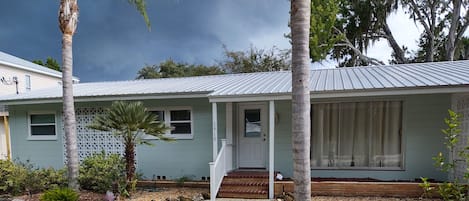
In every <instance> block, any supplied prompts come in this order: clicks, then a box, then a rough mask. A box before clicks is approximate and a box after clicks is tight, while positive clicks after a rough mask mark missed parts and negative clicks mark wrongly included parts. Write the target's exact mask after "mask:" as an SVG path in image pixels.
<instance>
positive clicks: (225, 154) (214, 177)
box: [209, 139, 231, 201]
mask: <svg viewBox="0 0 469 201" xmlns="http://www.w3.org/2000/svg"><path fill="white" fill-rule="evenodd" d="M229 146H231V145H227V144H226V139H222V140H221V149H220V151H219V152H218V155H217V159H216V160H215V161H214V162H210V163H209V165H210V200H211V201H215V199H216V197H217V193H218V190H219V189H220V186H221V182H222V181H223V177H224V176H226V173H227V172H228V171H229V170H230V169H231V167H230V166H231V151H230V148H231V147H229Z"/></svg>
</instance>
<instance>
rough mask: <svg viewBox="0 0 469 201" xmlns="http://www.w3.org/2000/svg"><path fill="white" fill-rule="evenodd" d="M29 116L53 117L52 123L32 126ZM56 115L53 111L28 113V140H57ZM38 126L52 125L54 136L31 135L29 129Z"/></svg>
mask: <svg viewBox="0 0 469 201" xmlns="http://www.w3.org/2000/svg"><path fill="white" fill-rule="evenodd" d="M31 115H54V123H53V124H52V123H45V124H32V123H31ZM57 119H58V118H57V113H56V112H54V111H36V112H28V140H57V135H58V134H57V131H58V129H57V126H58V121H57ZM40 125H49V126H50V125H54V128H55V134H54V135H32V131H31V127H32V126H40Z"/></svg>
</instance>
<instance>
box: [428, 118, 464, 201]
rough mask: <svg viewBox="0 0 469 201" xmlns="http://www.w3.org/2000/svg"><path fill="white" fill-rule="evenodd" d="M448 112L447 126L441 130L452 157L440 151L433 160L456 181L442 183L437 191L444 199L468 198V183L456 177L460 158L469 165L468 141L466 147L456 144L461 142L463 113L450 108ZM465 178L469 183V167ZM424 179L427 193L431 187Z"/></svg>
mask: <svg viewBox="0 0 469 201" xmlns="http://www.w3.org/2000/svg"><path fill="white" fill-rule="evenodd" d="M448 114H449V117H448V118H445V120H444V121H445V124H446V126H447V128H446V129H443V130H441V132H442V133H443V134H444V137H445V142H444V144H445V145H446V149H447V150H448V153H449V156H450V158H449V159H447V158H446V157H445V156H444V155H443V153H442V152H439V153H438V155H437V156H435V157H433V160H434V161H435V166H436V167H438V168H439V169H440V170H441V171H443V172H446V173H451V174H452V178H453V179H454V181H453V182H444V183H442V184H441V185H439V186H438V189H437V192H438V193H439V194H440V195H441V197H442V198H443V199H444V200H467V199H468V197H467V196H466V194H467V192H468V188H467V186H466V185H463V184H461V183H460V182H461V181H460V180H459V179H458V178H457V177H456V171H455V167H456V163H457V162H458V160H460V158H461V159H463V161H465V162H466V165H468V163H469V154H468V153H466V151H467V150H469V146H468V144H467V142H466V146H465V147H464V149H462V150H459V151H458V150H456V145H457V144H458V143H459V135H460V134H461V128H460V126H461V121H460V120H459V119H460V118H461V115H460V114H458V113H456V112H454V111H452V110H448ZM464 179H465V180H466V181H464V182H465V183H467V180H468V179H469V169H466V172H465V173H464ZM422 181H423V184H421V185H420V186H421V187H422V188H423V190H424V194H425V193H426V192H427V191H426V190H428V188H429V184H428V183H427V181H426V180H424V179H423V178H422Z"/></svg>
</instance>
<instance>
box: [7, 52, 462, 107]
mask: <svg viewBox="0 0 469 201" xmlns="http://www.w3.org/2000/svg"><path fill="white" fill-rule="evenodd" d="M441 87H446V88H448V87H467V92H469V60H465V61H452V62H434V63H418V64H402V65H388V66H372V67H353V68H334V69H318V70H311V79H310V89H311V93H312V94H314V93H326V94H327V93H342V92H351V93H354V92H369V91H377V90H378V91H379V90H391V89H416V88H418V89H432V88H441ZM465 89H466V88H464V90H465ZM290 93H291V72H289V71H279V72H262V73H244V74H228V75H214V76H200V77H185V78H163V79H148V80H131V81H113V82H94V83H80V84H74V95H75V97H78V98H80V97H114V96H164V95H189V94H199V95H202V96H203V97H209V98H217V97H239V96H267V95H269V96H276V95H289V94H290ZM61 95H62V89H61V87H55V88H49V89H44V90H37V91H32V92H29V93H24V94H19V95H13V96H5V97H0V102H10V101H21V100H35V99H53V98H60V97H61Z"/></svg>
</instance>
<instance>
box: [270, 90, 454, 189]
mask: <svg viewBox="0 0 469 201" xmlns="http://www.w3.org/2000/svg"><path fill="white" fill-rule="evenodd" d="M388 98H389V97H388ZM392 98H394V99H401V100H403V101H404V103H403V120H402V121H403V125H402V126H403V138H404V139H403V153H404V170H398V171H384V170H378V171H376V170H375V171H372V170H312V171H311V175H312V177H335V178H367V177H370V178H376V179H382V180H414V179H416V178H420V177H428V178H433V179H437V180H446V179H447V175H446V174H444V173H441V172H440V171H438V170H437V169H436V168H435V167H434V165H433V164H434V162H433V160H432V157H433V156H435V155H436V154H437V153H438V152H440V151H442V152H443V153H445V152H444V150H445V149H444V145H443V135H442V134H441V132H440V131H441V129H442V128H444V124H443V118H444V117H446V113H447V109H449V108H450V107H451V96H450V95H444V94H440V95H413V96H406V97H392ZM374 99H381V100H385V99H386V97H385V98H359V99H357V98H355V99H334V100H314V99H313V100H312V102H314V101H318V102H323V101H325V102H327V101H338V100H344V101H359V100H367V101H369V100H374ZM276 111H277V113H278V114H279V116H280V118H279V122H278V123H277V125H276V126H275V132H276V133H275V142H276V144H275V170H277V171H280V172H281V173H282V174H284V176H286V177H292V175H293V161H292V156H291V146H292V145H291V136H290V130H291V122H290V121H291V118H290V114H291V102H290V101H276Z"/></svg>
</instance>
